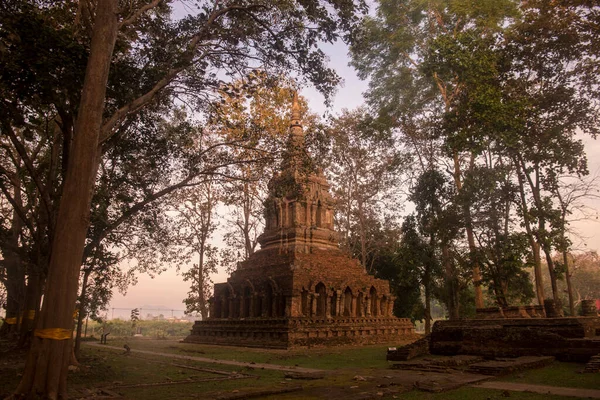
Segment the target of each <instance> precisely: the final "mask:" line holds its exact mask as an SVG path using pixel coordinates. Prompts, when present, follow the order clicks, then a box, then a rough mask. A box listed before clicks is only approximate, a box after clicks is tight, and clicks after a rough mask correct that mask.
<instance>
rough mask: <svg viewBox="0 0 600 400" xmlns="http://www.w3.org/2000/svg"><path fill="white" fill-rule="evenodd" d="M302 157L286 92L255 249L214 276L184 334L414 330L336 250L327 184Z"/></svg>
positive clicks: (281, 335) (234, 338) (236, 337)
mask: <svg viewBox="0 0 600 400" xmlns="http://www.w3.org/2000/svg"><path fill="white" fill-rule="evenodd" d="M306 161H307V155H306V152H305V146H304V133H303V128H302V124H301V122H300V108H299V105H298V101H297V95H295V96H294V101H293V105H292V120H291V123H290V136H289V141H288V145H287V149H286V151H285V154H284V157H283V162H282V165H281V169H280V171H279V172H278V173H276V174H275V175H274V177H273V178H272V179H271V181H270V183H269V196H268V198H267V200H266V201H265V224H266V226H265V231H264V233H263V234H262V235H261V236H260V237H259V239H258V240H259V243H260V245H261V249H260V250H259V251H257V252H255V253H254V254H252V255H251V256H250V257H249V259H248V260H246V261H244V262H242V263H240V264H239V266H238V269H237V270H236V271H235V272H233V273H232V274H231V276H230V277H229V279H227V282H225V283H218V284H215V287H214V296H213V297H212V299H211V301H210V317H209V318H208V319H206V320H204V321H196V323H195V324H194V327H193V329H192V333H191V334H190V335H189V336H188V337H187V338H186V339H185V342H189V343H206V344H221V345H235V346H252V347H270V348H292V347H303V346H308V347H310V346H333V345H345V344H348V345H352V344H372V343H394V342H396V341H398V340H400V339H404V338H408V337H412V336H413V335H414V327H413V325H412V323H411V322H410V320H409V319H402V318H396V317H394V316H393V314H392V308H393V304H394V297H393V296H392V295H391V294H390V285H389V282H388V281H385V280H381V279H376V278H374V277H372V276H370V275H368V274H367V273H366V271H365V269H364V268H363V267H362V266H361V265H360V263H359V262H358V261H357V260H355V259H352V258H350V257H348V256H347V255H345V254H344V253H342V252H341V251H340V249H339V246H338V235H337V232H336V231H335V230H334V227H333V214H334V201H333V198H332V197H331V194H330V193H329V184H328V182H327V180H326V179H325V177H324V176H323V174H322V173H321V172H317V173H315V172H313V171H312V170H311V169H310V168H306V165H307V162H306Z"/></svg>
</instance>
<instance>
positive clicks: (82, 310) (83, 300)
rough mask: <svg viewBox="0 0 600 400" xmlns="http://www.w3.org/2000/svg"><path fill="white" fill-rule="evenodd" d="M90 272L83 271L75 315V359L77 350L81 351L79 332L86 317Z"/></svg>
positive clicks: (89, 269)
mask: <svg viewBox="0 0 600 400" xmlns="http://www.w3.org/2000/svg"><path fill="white" fill-rule="evenodd" d="M91 272H92V269H91V267H90V268H87V269H85V270H84V272H83V279H82V282H81V293H80V294H79V312H78V313H77V332H76V333H75V349H74V350H73V353H74V355H75V358H79V350H80V349H81V331H82V328H83V318H84V317H86V316H87V288H88V280H89V279H90V273H91Z"/></svg>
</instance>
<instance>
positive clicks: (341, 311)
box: [335, 290, 344, 316]
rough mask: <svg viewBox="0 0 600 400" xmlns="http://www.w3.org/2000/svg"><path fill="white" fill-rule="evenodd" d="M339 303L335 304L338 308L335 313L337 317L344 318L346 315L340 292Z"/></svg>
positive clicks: (338, 294)
mask: <svg viewBox="0 0 600 400" xmlns="http://www.w3.org/2000/svg"><path fill="white" fill-rule="evenodd" d="M336 293H337V302H336V303H335V304H336V306H337V310H336V311H335V313H336V315H339V316H343V315H344V304H343V303H342V294H341V293H340V291H339V290H338V291H337V292H336Z"/></svg>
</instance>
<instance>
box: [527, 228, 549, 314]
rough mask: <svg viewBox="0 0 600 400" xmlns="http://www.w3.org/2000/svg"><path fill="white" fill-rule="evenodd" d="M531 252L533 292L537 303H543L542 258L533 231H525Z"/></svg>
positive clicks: (541, 304)
mask: <svg viewBox="0 0 600 400" xmlns="http://www.w3.org/2000/svg"><path fill="white" fill-rule="evenodd" d="M527 236H528V238H529V245H530V246H531V253H532V255H533V274H534V275H535V293H536V295H537V299H538V304H539V305H540V306H543V305H544V299H545V294H544V278H543V275H542V259H541V258H540V245H539V244H538V242H537V241H536V240H535V237H534V236H533V233H527Z"/></svg>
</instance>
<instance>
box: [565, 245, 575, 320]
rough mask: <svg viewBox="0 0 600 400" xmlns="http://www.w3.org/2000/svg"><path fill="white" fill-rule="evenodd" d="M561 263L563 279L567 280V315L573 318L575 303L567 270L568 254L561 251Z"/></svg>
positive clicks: (569, 273) (569, 272)
mask: <svg viewBox="0 0 600 400" xmlns="http://www.w3.org/2000/svg"><path fill="white" fill-rule="evenodd" d="M563 262H564V263H565V277H566V278H567V292H568V294H569V313H570V314H571V317H574V316H575V301H574V299H573V286H572V285H571V271H570V269H569V252H568V251H566V250H564V251H563Z"/></svg>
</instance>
